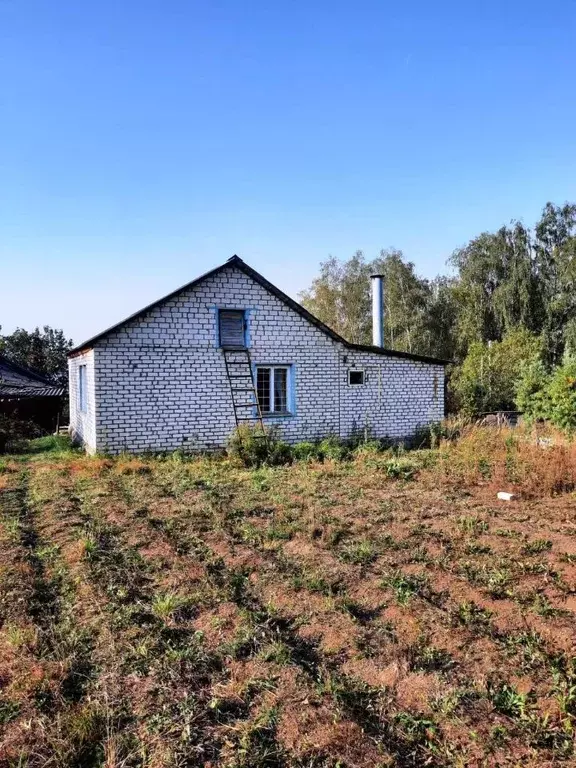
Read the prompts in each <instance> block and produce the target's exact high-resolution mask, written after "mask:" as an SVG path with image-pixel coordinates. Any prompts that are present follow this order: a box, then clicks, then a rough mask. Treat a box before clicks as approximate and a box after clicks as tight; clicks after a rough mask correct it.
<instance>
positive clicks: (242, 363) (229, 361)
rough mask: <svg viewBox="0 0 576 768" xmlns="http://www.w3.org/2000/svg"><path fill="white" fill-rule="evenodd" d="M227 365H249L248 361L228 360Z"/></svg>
mask: <svg viewBox="0 0 576 768" xmlns="http://www.w3.org/2000/svg"><path fill="white" fill-rule="evenodd" d="M228 365H250V363H249V362H248V360H228Z"/></svg>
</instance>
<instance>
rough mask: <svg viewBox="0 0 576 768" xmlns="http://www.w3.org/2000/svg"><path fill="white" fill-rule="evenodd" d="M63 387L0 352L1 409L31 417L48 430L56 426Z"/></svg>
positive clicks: (0, 410)
mask: <svg viewBox="0 0 576 768" xmlns="http://www.w3.org/2000/svg"><path fill="white" fill-rule="evenodd" d="M64 393H65V389H64V387H58V386H55V385H54V384H53V383H52V382H51V381H50V380H49V379H47V378H46V377H45V376H43V375H42V374H41V373H38V372H37V371H33V370H31V369H30V368H24V367H23V366H21V365H18V364H17V363H14V362H13V361H12V360H9V359H8V358H7V357H5V356H4V355H0V413H4V414H6V415H8V416H14V417H16V418H19V419H24V420H27V421H33V422H34V423H35V424H38V426H40V427H42V428H43V429H45V430H46V431H47V432H54V431H55V430H56V429H57V428H58V421H59V417H60V413H61V410H62V401H63V397H64Z"/></svg>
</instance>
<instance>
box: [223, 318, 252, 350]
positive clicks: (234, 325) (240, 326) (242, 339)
mask: <svg viewBox="0 0 576 768" xmlns="http://www.w3.org/2000/svg"><path fill="white" fill-rule="evenodd" d="M218 323H219V332H220V346H221V347H245V346H246V322H245V317H244V310H243V309H221V310H220V311H219V313H218Z"/></svg>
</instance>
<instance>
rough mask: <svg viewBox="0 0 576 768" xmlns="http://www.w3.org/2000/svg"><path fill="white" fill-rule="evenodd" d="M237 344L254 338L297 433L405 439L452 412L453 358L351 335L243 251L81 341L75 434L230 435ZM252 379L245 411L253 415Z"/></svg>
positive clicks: (106, 439) (219, 441)
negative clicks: (447, 371) (448, 370)
mask: <svg viewBox="0 0 576 768" xmlns="http://www.w3.org/2000/svg"><path fill="white" fill-rule="evenodd" d="M380 291H381V288H380ZM230 346H233V347H234V349H240V352H239V353H238V354H239V356H240V358H242V355H246V352H242V348H246V350H247V352H248V354H249V356H250V360H251V366H252V371H253V378H254V382H255V384H256V390H257V397H258V401H259V405H260V408H261V411H262V418H263V420H264V423H265V424H276V425H278V426H279V429H280V431H281V433H282V436H283V437H284V439H286V440H288V441H289V442H299V441H302V440H313V439H316V438H321V437H325V436H327V435H339V436H341V437H350V436H352V435H354V434H355V433H357V432H359V431H366V430H367V431H368V432H369V433H370V435H372V436H374V437H381V438H385V437H388V438H405V437H408V436H410V435H411V434H412V433H414V431H415V430H416V429H417V428H418V427H420V426H422V425H425V424H427V423H430V422H435V421H439V420H441V419H442V418H443V416H444V366H445V363H446V361H442V360H437V359H434V358H427V357H422V356H419V355H411V354H407V353H403V352H395V351H391V350H386V349H384V348H382V347H378V346H363V345H358V344H350V343H348V342H347V341H345V340H344V339H343V338H342V337H340V336H339V335H338V334H336V333H335V332H334V331H332V330H331V329H329V328H328V327H327V326H325V325H324V324H323V323H321V322H320V321H319V320H317V319H316V318H315V317H313V316H312V315H311V314H310V313H309V312H307V311H306V310H305V309H304V308H303V307H301V306H300V305H299V304H297V303H296V302H295V301H293V300H292V299H290V298H289V297H288V296H286V295H285V294H284V293H282V291H280V290H278V289H277V288H276V287H274V286H273V285H272V284H271V283H269V282H268V281H267V280H266V279H265V278H264V277H262V276H261V275H260V274H259V273H258V272H256V271H255V270H253V269H252V268H251V267H249V266H248V265H247V264H245V263H244V262H243V261H242V260H241V259H239V258H238V257H237V256H234V257H232V258H231V259H229V260H228V261H227V262H225V263H224V264H222V265H221V266H219V267H217V268H216V269H213V270H211V271H210V272H208V273H206V274H205V275H203V276H202V277H199V278H198V279H196V280H194V281H193V282H191V283H189V284H188V285H185V286H183V287H182V288H180V289H178V290H176V291H174V292H173V293H171V294H170V295H168V296H166V297H164V298H163V299H160V300H159V301H157V302H155V303H154V304H151V305H150V306H148V307H145V308H144V309H143V310H141V311H140V312H137V313H136V314H135V315H132V316H131V317H129V318H127V319H126V320H124V321H122V322H121V323H118V324H117V325H115V326H113V327H112V328H109V329H108V330H106V331H104V332H103V333H101V334H99V335H98V336H95V337H94V338H92V339H89V340H88V341H86V342H85V343H84V344H81V345H80V346H78V347H76V348H75V349H74V350H72V352H71V353H70V356H69V371H70V431H71V434H72V436H73V438H74V440H75V441H77V442H79V443H81V444H82V445H83V446H84V447H85V448H86V450H88V451H89V452H101V453H117V452H120V451H124V450H127V451H133V452H138V451H148V450H151V451H170V450H174V449H177V448H183V449H186V450H199V449H210V448H217V447H222V446H224V445H225V444H226V441H227V439H228V437H229V435H230V433H231V432H232V431H233V429H234V427H235V424H236V421H235V408H234V404H235V401H237V400H238V398H239V397H240V395H238V394H236V395H233V394H232V392H231V388H232V387H234V385H235V382H233V381H232V379H231V378H229V375H228V373H227V366H226V363H225V357H226V354H228V359H229V360H234V359H235V358H234V357H233V356H232V357H230V354H232V355H234V353H226V352H225V351H224V348H226V347H230ZM234 365H235V363H234V362H232V363H231V366H232V367H229V368H228V371H230V370H232V371H233V370H234V368H233V366H234ZM237 370H240V371H241V370H242V367H241V366H240V365H239V364H238V369H237ZM248 370H250V369H248ZM232 378H237V380H238V382H239V383H243V382H242V379H241V377H240V375H238V376H237V377H234V376H232ZM245 383H246V384H247V385H248V386H246V390H249V389H250V388H251V387H252V391H251V392H250V391H247V392H246V396H245V397H246V398H247V399H245V400H244V401H243V402H244V404H243V405H242V404H240V405H239V408H238V409H236V415H237V416H238V414H244V418H246V419H249V418H251V419H252V418H254V416H255V415H257V414H256V408H254V407H253V406H251V407H249V408H247V404H248V403H253V402H254V397H255V392H254V388H253V385H252V384H251V383H250V381H249V379H246V380H245ZM237 391H238V392H240V391H241V390H240V389H238V390H237ZM240 418H242V416H241V417H240Z"/></svg>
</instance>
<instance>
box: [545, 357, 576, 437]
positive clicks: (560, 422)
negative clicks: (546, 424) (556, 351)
mask: <svg viewBox="0 0 576 768" xmlns="http://www.w3.org/2000/svg"><path fill="white" fill-rule="evenodd" d="M546 403H547V407H548V418H549V419H550V421H551V422H552V424H554V426H556V427H558V428H559V429H562V430H564V431H565V432H568V433H569V434H572V433H573V432H574V430H576V360H569V361H568V362H566V363H565V364H564V365H561V366H559V367H558V368H556V369H555V371H554V372H553V374H552V376H551V378H550V383H549V385H548V389H547V399H546Z"/></svg>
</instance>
